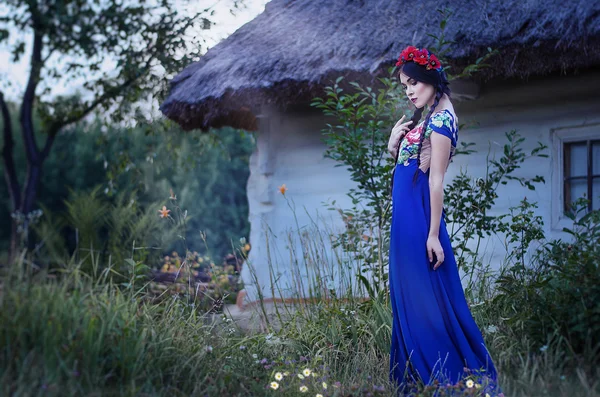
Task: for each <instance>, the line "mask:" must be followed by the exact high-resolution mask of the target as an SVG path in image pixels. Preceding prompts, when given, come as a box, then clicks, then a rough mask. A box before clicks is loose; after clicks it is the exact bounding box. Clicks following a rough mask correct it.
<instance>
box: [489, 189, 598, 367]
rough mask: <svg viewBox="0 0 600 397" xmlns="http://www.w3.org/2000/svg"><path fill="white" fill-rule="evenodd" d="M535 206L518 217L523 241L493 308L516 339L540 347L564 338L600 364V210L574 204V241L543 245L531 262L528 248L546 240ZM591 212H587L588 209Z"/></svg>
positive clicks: (515, 230) (516, 228) (517, 233)
mask: <svg viewBox="0 0 600 397" xmlns="http://www.w3.org/2000/svg"><path fill="white" fill-rule="evenodd" d="M531 208H535V206H533V205H531V204H529V203H528V202H527V201H526V200H524V201H523V202H522V203H521V206H520V211H519V212H518V213H516V214H514V215H513V224H512V235H513V236H514V237H515V238H517V237H518V238H519V239H520V243H519V249H517V250H516V251H515V252H514V253H513V255H512V256H513V257H514V260H513V262H512V264H511V265H510V266H509V267H507V268H506V269H505V270H504V271H503V272H502V274H501V276H500V277H499V278H498V280H497V286H498V290H499V294H498V295H497V296H496V297H495V298H494V300H493V302H492V304H491V305H490V309H491V310H494V311H497V312H498V313H499V314H500V316H501V317H502V318H504V319H506V321H505V322H504V326H506V327H507V328H508V329H509V330H510V333H511V336H512V337H514V338H527V339H529V340H530V341H531V342H532V344H533V347H534V348H535V349H538V348H541V347H543V346H545V345H547V343H548V341H549V340H551V339H553V338H556V337H558V338H560V339H562V340H564V341H565V342H566V343H567V344H568V346H569V350H570V352H571V353H572V354H577V355H582V356H585V355H587V356H588V357H586V358H587V360H588V361H590V360H591V362H592V363H598V357H600V356H599V355H598V354H597V353H598V351H599V350H598V349H600V338H599V335H600V272H599V271H598V262H599V260H600V244H599V242H600V211H598V210H596V211H591V212H587V200H585V199H580V200H578V201H577V202H575V203H574V206H573V208H574V210H573V211H572V212H570V213H569V214H568V215H569V218H570V219H571V220H572V221H573V226H572V227H571V228H565V230H564V231H565V232H567V233H568V234H570V235H571V237H572V239H570V241H563V240H562V239H558V240H552V241H549V242H546V243H544V244H542V245H541V246H540V247H539V248H538V249H537V250H536V252H535V254H534V255H532V259H531V261H530V263H528V264H527V266H526V265H525V263H524V261H523V257H524V254H523V250H524V249H525V248H526V247H527V246H528V245H529V244H530V243H531V242H532V241H534V240H542V239H543V228H542V223H541V220H540V219H539V217H534V216H533V214H532V212H531ZM586 212H587V213H586Z"/></svg>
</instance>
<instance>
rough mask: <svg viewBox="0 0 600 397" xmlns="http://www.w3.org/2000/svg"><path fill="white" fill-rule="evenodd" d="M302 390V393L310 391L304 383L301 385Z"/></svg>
mask: <svg viewBox="0 0 600 397" xmlns="http://www.w3.org/2000/svg"><path fill="white" fill-rule="evenodd" d="M300 391H301V392H302V393H306V392H307V391H308V387H306V386H304V385H302V386H300Z"/></svg>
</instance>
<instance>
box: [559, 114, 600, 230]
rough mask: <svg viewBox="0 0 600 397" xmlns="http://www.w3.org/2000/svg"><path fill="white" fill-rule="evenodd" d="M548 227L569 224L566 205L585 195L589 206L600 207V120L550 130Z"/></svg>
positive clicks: (591, 207) (562, 226) (560, 226)
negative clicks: (549, 208)
mask: <svg viewBox="0 0 600 397" xmlns="http://www.w3.org/2000/svg"><path fill="white" fill-rule="evenodd" d="M551 141H552V153H551V156H552V157H551V164H552V171H551V172H552V196H551V207H552V217H551V228H552V230H554V231H561V230H562V229H563V228H564V227H571V225H572V222H571V221H570V220H569V218H568V217H567V216H566V215H565V213H566V211H567V210H568V209H569V205H570V204H571V203H572V202H574V201H575V200H577V199H578V198H580V197H582V196H584V195H585V198H587V199H588V200H589V199H590V198H591V200H590V201H589V202H588V210H593V209H600V123H598V122H595V123H590V124H586V125H578V126H571V127H560V128H554V129H552V130H551Z"/></svg>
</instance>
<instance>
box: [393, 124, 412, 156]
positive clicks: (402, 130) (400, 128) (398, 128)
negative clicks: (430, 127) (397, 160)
mask: <svg viewBox="0 0 600 397" xmlns="http://www.w3.org/2000/svg"><path fill="white" fill-rule="evenodd" d="M405 118H406V116H402V118H401V119H400V120H398V122H397V123H396V125H395V126H394V128H392V133H391V134H390V140H389V142H388V151H389V152H390V154H391V155H392V156H394V157H395V156H396V155H397V153H396V150H397V149H398V143H399V142H400V141H401V140H402V138H404V135H406V133H407V132H408V131H409V127H408V126H409V125H411V124H412V121H411V120H408V121H406V122H403V121H404V119H405Z"/></svg>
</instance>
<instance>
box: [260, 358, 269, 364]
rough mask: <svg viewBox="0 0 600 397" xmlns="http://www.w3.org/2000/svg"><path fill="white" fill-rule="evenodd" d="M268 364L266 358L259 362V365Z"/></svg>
mask: <svg viewBox="0 0 600 397" xmlns="http://www.w3.org/2000/svg"><path fill="white" fill-rule="evenodd" d="M268 362H269V360H267V359H266V358H263V359H262V360H260V363H261V364H266V363H268Z"/></svg>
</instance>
